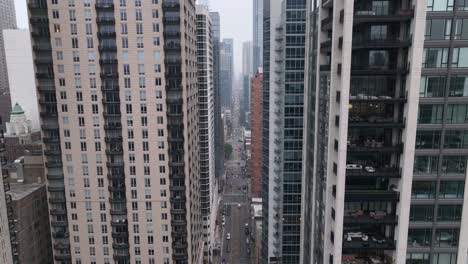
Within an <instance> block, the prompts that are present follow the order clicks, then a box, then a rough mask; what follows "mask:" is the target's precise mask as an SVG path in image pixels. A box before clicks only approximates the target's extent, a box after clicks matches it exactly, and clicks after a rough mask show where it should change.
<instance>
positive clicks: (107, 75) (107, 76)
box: [100, 72, 119, 78]
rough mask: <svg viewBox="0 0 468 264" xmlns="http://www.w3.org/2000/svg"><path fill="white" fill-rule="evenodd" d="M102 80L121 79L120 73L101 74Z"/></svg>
mask: <svg viewBox="0 0 468 264" xmlns="http://www.w3.org/2000/svg"><path fill="white" fill-rule="evenodd" d="M100 76H101V78H119V73H118V72H101V74H100Z"/></svg>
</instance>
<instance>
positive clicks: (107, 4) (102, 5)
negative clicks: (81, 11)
mask: <svg viewBox="0 0 468 264" xmlns="http://www.w3.org/2000/svg"><path fill="white" fill-rule="evenodd" d="M96 9H114V3H113V2H112V1H100V2H97V3H96Z"/></svg>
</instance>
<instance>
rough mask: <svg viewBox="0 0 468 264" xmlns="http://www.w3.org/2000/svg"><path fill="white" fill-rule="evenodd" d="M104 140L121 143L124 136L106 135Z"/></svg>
mask: <svg viewBox="0 0 468 264" xmlns="http://www.w3.org/2000/svg"><path fill="white" fill-rule="evenodd" d="M104 141H105V142H106V143H121V142H122V137H121V136H117V137H105V138H104Z"/></svg>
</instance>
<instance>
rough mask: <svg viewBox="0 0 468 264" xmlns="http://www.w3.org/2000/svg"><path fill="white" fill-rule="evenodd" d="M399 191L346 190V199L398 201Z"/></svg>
mask: <svg viewBox="0 0 468 264" xmlns="http://www.w3.org/2000/svg"><path fill="white" fill-rule="evenodd" d="M399 199H400V193H399V192H398V191H394V190H346V191H345V200H346V201H399Z"/></svg>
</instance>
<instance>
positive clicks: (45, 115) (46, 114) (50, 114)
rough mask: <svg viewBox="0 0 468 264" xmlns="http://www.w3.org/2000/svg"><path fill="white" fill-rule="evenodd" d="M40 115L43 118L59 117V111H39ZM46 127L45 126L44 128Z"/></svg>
mask: <svg viewBox="0 0 468 264" xmlns="http://www.w3.org/2000/svg"><path fill="white" fill-rule="evenodd" d="M39 115H40V116H41V117H42V118H49V117H57V116H58V113H57V112H49V111H41V112H40V113H39ZM42 127H45V125H43V126H42ZM43 129H44V128H43ZM55 129H58V126H57V128H55Z"/></svg>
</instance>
